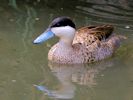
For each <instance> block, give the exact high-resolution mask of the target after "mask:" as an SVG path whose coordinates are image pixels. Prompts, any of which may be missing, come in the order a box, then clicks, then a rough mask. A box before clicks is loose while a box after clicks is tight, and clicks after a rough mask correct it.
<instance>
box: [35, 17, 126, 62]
mask: <svg viewBox="0 0 133 100" xmlns="http://www.w3.org/2000/svg"><path fill="white" fill-rule="evenodd" d="M62 20H63V21H62ZM58 21H60V23H59V24H56V23H57V22H58ZM66 22H68V24H66ZM61 25H63V27H62V26H61ZM74 25H75V24H73V23H72V21H71V20H70V19H69V18H67V17H61V19H60V18H57V19H55V20H54V21H53V22H52V24H51V25H50V27H51V29H50V32H51V31H52V33H54V34H55V35H56V36H58V37H59V38H60V41H59V42H58V43H57V44H55V45H54V46H53V47H52V48H51V49H50V51H49V53H48V59H49V60H50V61H52V62H56V63H63V64H75V63H91V62H95V61H99V60H102V59H104V58H107V57H109V56H111V55H112V54H113V53H114V51H115V50H116V48H118V47H119V44H120V40H121V39H124V38H125V37H124V36H120V35H114V34H112V32H113V26H112V25H103V26H87V27H83V28H80V29H79V30H77V31H75V26H74ZM59 27H61V28H59ZM45 33H46V32H45ZM43 34H44V33H43ZM50 34H51V33H50ZM42 37H43V38H44V37H45V38H46V36H43V35H42V36H39V38H37V39H36V40H35V41H34V43H41V42H42V40H43V38H42ZM48 37H49V36H48ZM50 38H51V37H50ZM40 40H41V41H40Z"/></svg>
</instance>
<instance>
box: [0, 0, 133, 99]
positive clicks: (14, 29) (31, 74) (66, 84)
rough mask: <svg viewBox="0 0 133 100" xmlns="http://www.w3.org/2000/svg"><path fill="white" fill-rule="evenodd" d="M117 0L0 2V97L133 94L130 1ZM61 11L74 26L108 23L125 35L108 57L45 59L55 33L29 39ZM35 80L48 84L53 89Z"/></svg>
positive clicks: (118, 96) (120, 96)
mask: <svg viewBox="0 0 133 100" xmlns="http://www.w3.org/2000/svg"><path fill="white" fill-rule="evenodd" d="M74 1H75V0H74ZM122 1H124V0H122ZM75 2H76V1H75ZM65 3H66V2H65ZM73 3H74V2H73ZM119 3H120V2H119ZM119 3H118V4H117V5H115V3H114V2H112V3H111V1H110V2H105V1H104V0H102V2H99V3H96V2H90V1H89V0H88V2H87V1H84V2H81V1H80V0H79V1H78V2H77V3H74V5H73V7H71V6H70V7H68V8H67V7H65V6H63V7H62V6H61V5H56V4H55V5H56V7H53V8H52V7H51V5H49V3H48V4H46V5H47V6H43V7H42V6H41V7H38V5H37V6H29V5H28V6H27V5H25V6H22V7H21V6H18V7H16V8H13V7H11V6H8V5H2V4H1V6H0V99H1V100H55V98H57V100H58V99H70V100H71V99H72V100H133V95H132V93H133V45H132V44H133V13H132V11H133V9H132V6H130V5H132V2H130V3H129V2H128V3H124V5H121V4H119ZM63 4H64V3H63ZM122 4H123V3H122ZM129 4H130V5H129ZM62 15H63V16H64V15H65V16H70V17H72V19H73V20H74V21H75V23H76V24H77V28H78V27H81V26H84V25H90V24H92V25H94V24H103V23H110V24H113V25H114V26H115V32H116V33H119V34H123V35H125V36H127V37H128V39H127V40H126V41H123V43H122V46H121V47H120V48H119V49H118V50H117V51H116V53H115V54H114V55H113V57H111V58H109V59H106V60H103V61H101V62H97V63H93V64H82V65H73V66H68V65H58V64H52V63H49V62H48V60H47V53H48V50H49V49H50V47H51V46H52V45H53V44H54V43H56V42H57V41H58V39H57V38H55V39H51V40H49V41H47V42H46V43H44V44H42V45H34V44H32V41H33V40H34V39H35V38H36V37H37V36H38V35H39V34H40V33H42V32H43V31H44V30H45V29H46V28H47V26H48V24H49V23H50V21H51V20H52V19H53V18H54V17H57V16H62ZM36 86H45V87H47V89H48V91H50V92H52V95H48V93H46V92H43V91H40V90H39V89H38V88H36Z"/></svg>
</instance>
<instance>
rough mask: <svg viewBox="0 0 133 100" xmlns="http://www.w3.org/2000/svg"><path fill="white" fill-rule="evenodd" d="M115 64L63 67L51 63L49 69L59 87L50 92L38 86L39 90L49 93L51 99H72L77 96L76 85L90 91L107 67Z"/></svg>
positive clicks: (107, 62)
mask: <svg viewBox="0 0 133 100" xmlns="http://www.w3.org/2000/svg"><path fill="white" fill-rule="evenodd" d="M112 65H113V62H112V61H110V60H106V61H102V62H98V63H95V64H89V65H88V64H80V65H79V64H78V65H63V64H55V63H51V62H49V65H48V66H49V68H50V69H51V72H52V73H53V75H54V76H55V77H56V78H57V80H58V81H59V84H60V85H59V87H58V88H57V89H55V90H50V89H48V88H47V87H45V86H39V85H38V86H36V87H37V88H38V89H39V90H41V91H43V92H45V93H47V95H48V96H49V97H52V98H58V99H72V98H74V96H75V91H76V85H75V84H79V85H84V86H87V87H89V88H90V89H91V88H93V86H95V85H97V81H96V78H97V77H98V76H104V75H103V74H101V75H100V72H101V71H103V70H105V69H106V68H107V67H111V66H112Z"/></svg>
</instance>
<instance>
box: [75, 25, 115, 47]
mask: <svg viewBox="0 0 133 100" xmlns="http://www.w3.org/2000/svg"><path fill="white" fill-rule="evenodd" d="M113 30H114V27H113V26H112V25H102V26H86V27H82V28H80V29H78V30H77V32H76V34H75V38H74V41H73V43H84V44H87V45H90V44H92V43H93V42H95V41H97V40H99V41H102V40H106V39H108V37H109V36H110V35H111V34H112V32H113Z"/></svg>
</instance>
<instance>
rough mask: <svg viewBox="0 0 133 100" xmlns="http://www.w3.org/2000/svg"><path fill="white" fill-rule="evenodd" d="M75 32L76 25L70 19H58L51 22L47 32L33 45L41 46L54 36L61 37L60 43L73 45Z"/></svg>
mask: <svg viewBox="0 0 133 100" xmlns="http://www.w3.org/2000/svg"><path fill="white" fill-rule="evenodd" d="M75 31H76V28H75V24H74V23H73V21H72V20H71V19H70V18H69V17H58V18H55V19H54V20H53V21H52V22H51V24H50V25H49V27H48V28H47V29H46V31H44V32H43V33H42V34H41V35H40V36H38V37H37V38H36V39H35V40H34V41H33V43H35V44H40V43H43V42H45V41H46V40H48V39H50V38H52V37H54V36H57V37H59V38H60V41H63V42H66V43H72V41H73V38H74V36H75Z"/></svg>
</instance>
